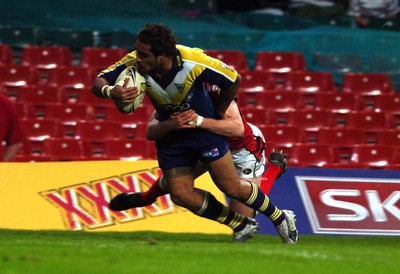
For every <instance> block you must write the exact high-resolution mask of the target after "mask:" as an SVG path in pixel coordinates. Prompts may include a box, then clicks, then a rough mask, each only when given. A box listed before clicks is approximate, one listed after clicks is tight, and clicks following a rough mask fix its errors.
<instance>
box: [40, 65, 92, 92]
mask: <svg viewBox="0 0 400 274" xmlns="http://www.w3.org/2000/svg"><path fill="white" fill-rule="evenodd" d="M95 76H96V75H95V73H94V70H91V69H88V68H83V67H73V66H68V67H66V66H63V67H56V68H54V69H52V70H51V71H50V72H49V75H48V82H47V84H48V85H49V86H56V87H59V88H63V89H82V88H90V87H91V85H92V83H93V80H94V78H95Z"/></svg>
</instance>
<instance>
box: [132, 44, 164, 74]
mask: <svg viewBox="0 0 400 274" xmlns="http://www.w3.org/2000/svg"><path fill="white" fill-rule="evenodd" d="M135 47H136V62H137V65H138V71H139V73H140V74H143V75H144V74H147V73H150V72H154V71H156V70H157V64H158V63H157V57H156V56H155V55H154V54H153V53H152V52H151V46H149V45H146V44H143V43H141V42H140V41H139V40H138V41H136V45H135Z"/></svg>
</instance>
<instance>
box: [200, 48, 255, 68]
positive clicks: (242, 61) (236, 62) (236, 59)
mask: <svg viewBox="0 0 400 274" xmlns="http://www.w3.org/2000/svg"><path fill="white" fill-rule="evenodd" d="M204 52H205V53H206V54H207V55H209V56H211V57H214V58H217V59H219V60H221V61H222V62H224V63H225V64H227V65H228V66H230V67H232V68H234V69H235V70H248V69H249V66H248V64H247V58H246V55H245V53H244V52H243V51H240V50H205V51H204Z"/></svg>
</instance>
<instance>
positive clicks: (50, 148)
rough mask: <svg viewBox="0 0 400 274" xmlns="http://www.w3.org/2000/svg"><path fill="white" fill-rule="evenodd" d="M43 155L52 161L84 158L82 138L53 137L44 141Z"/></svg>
mask: <svg viewBox="0 0 400 274" xmlns="http://www.w3.org/2000/svg"><path fill="white" fill-rule="evenodd" d="M43 155H45V156H49V157H50V158H51V160H52V161H79V160H83V159H84V157H83V147H82V143H81V141H80V140H75V139H62V138H51V139H47V140H45V141H44V143H43Z"/></svg>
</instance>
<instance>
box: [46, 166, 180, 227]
mask: <svg viewBox="0 0 400 274" xmlns="http://www.w3.org/2000/svg"><path fill="white" fill-rule="evenodd" d="M160 175H161V171H160V169H158V168H157V169H154V170H142V171H136V172H132V173H127V174H122V175H119V176H112V177H109V178H104V179H99V180H94V181H92V182H89V183H81V184H76V185H71V186H67V187H63V188H60V189H52V190H46V191H43V192H41V193H39V194H40V195H41V196H42V197H43V198H45V199H46V200H47V201H49V202H50V203H51V204H52V205H54V206H55V207H57V208H58V209H59V210H60V213H61V216H62V219H63V221H64V224H65V227H66V228H67V229H70V230H83V229H84V230H91V229H96V228H101V227H105V226H110V225H115V224H116V223H126V222H132V221H137V220H141V219H144V218H148V217H158V216H162V215H165V214H170V213H172V212H175V211H176V208H175V207H174V205H173V203H172V202H171V200H170V198H169V195H164V196H161V197H159V198H158V200H157V202H156V203H154V204H152V205H149V206H146V207H143V208H133V209H129V210H126V211H121V212H117V211H111V210H109V209H108V203H109V201H110V199H111V198H112V197H114V196H115V195H117V194H118V193H121V192H139V191H140V192H142V191H146V190H147V189H148V188H149V187H150V186H151V185H152V184H153V183H155V181H156V180H157V178H158V177H159V176H160Z"/></svg>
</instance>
